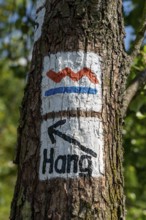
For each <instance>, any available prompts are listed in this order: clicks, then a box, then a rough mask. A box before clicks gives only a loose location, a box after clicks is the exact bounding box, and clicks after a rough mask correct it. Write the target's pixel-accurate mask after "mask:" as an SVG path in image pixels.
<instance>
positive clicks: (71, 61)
mask: <svg viewBox="0 0 146 220" xmlns="http://www.w3.org/2000/svg"><path fill="white" fill-rule="evenodd" d="M66 67H69V68H71V69H72V70H73V71H74V72H75V73H77V72H78V71H80V70H81V69H82V68H84V67H87V68H90V69H91V71H92V72H94V74H95V75H96V77H97V79H98V81H99V84H94V83H92V82H91V81H90V80H89V78H88V77H86V76H84V77H82V78H81V79H80V80H79V81H77V82H74V81H73V80H72V79H70V77H68V76H66V77H64V78H63V79H62V80H61V82H59V83H55V82H54V81H53V80H51V79H50V78H48V77H47V76H46V73H47V72H48V71H49V70H53V71H55V72H56V73H57V72H58V71H61V70H63V69H64V68H66ZM42 76H43V78H42V114H45V113H48V112H53V111H54V112H57V111H61V110H76V109H77V108H79V109H81V110H85V111H86V110H87V111H96V112H100V111H101V109H102V89H101V68H100V57H99V56H98V55H97V54H95V53H93V52H87V53H84V52H83V51H79V52H58V53H57V54H50V56H46V57H45V58H44V65H43V73H42ZM73 86H75V87H77V86H79V87H90V88H92V89H97V94H96V95H95V94H90V95H89V94H75V93H71V94H67V93H64V94H56V95H52V96H49V97H46V96H45V92H46V91H47V90H49V89H52V88H58V87H73Z"/></svg>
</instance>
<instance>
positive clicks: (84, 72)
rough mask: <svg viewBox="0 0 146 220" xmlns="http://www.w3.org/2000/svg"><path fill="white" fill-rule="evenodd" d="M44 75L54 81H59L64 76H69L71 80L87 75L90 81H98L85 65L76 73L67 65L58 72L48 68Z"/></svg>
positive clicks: (96, 82)
mask: <svg viewBox="0 0 146 220" xmlns="http://www.w3.org/2000/svg"><path fill="white" fill-rule="evenodd" d="M46 75H47V76H48V77H49V78H50V79H52V80H53V81H54V82H56V83H59V82H60V81H61V80H62V79H63V78H64V77H66V76H69V77H70V78H71V79H72V80H73V81H78V80H80V79H81V78H82V77H83V76H87V77H88V78H89V80H90V81H91V82H92V83H94V84H98V83H99V81H98V79H97V78H96V76H95V74H94V73H93V72H92V71H91V70H90V69H89V68H87V67H84V68H83V69H81V70H80V71H78V72H77V73H75V72H73V71H72V70H71V69H70V68H69V67H66V68H65V69H63V70H61V71H59V72H58V73H56V72H54V71H53V70H49V71H48V72H47V74H46Z"/></svg>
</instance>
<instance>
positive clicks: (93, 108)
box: [39, 51, 104, 180]
mask: <svg viewBox="0 0 146 220" xmlns="http://www.w3.org/2000/svg"><path fill="white" fill-rule="evenodd" d="M41 91H42V94H41V96H42V106H41V114H42V118H43V121H42V124H41V138H40V139H41V150H40V170H39V177H40V180H46V179H52V178H57V177H60V178H76V177H81V176H90V177H99V176H102V175H104V162H103V151H104V148H103V128H102V120H101V117H100V114H101V110H102V85H101V68H100V57H99V56H98V55H97V54H95V53H93V52H87V53H85V52H83V51H79V52H58V53H56V54H50V55H48V56H46V57H44V63H43V72H42V84H41ZM77 111H78V112H81V115H78V114H76V115H73V114H72V112H77ZM62 112H63V116H61V115H62V114H61V113H62ZM68 112H70V113H71V116H69V114H68ZM88 113H89V114H88ZM92 113H94V114H92ZM96 113H97V114H96ZM51 114H52V115H55V116H52V117H51ZM87 115H90V116H87ZM95 115H96V117H95ZM97 115H98V116H97Z"/></svg>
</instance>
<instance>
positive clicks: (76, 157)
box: [39, 117, 104, 180]
mask: <svg viewBox="0 0 146 220" xmlns="http://www.w3.org/2000/svg"><path fill="white" fill-rule="evenodd" d="M57 122H59V123H62V125H60V126H59V125H57V126H56V127H55V128H52V131H53V129H54V130H55V131H57V132H58V134H59V135H60V134H62V137H61V136H59V135H58V134H55V133H53V137H54V139H55V140H56V143H52V140H51V139H50V136H49V134H50V133H49V134H48V128H50V126H52V125H54V124H56V123H57ZM50 131H51V129H50V130H49V132H50ZM52 152H53V153H52ZM44 153H46V155H45V157H46V159H47V160H45V157H44ZM40 157H41V162H40V171H39V177H40V179H41V180H46V179H52V178H56V177H60V178H76V177H80V176H83V175H87V176H91V177H99V176H102V175H104V162H103V128H102V122H101V120H100V119H98V118H84V117H80V118H70V119H69V118H56V119H55V120H53V119H48V120H47V121H43V122H42V125H41V151H40Z"/></svg>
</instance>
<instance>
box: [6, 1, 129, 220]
mask: <svg viewBox="0 0 146 220" xmlns="http://www.w3.org/2000/svg"><path fill="white" fill-rule="evenodd" d="M43 2H44V1H42V2H41V3H40V4H38V7H37V15H38V18H37V19H36V21H37V22H38V23H39V24H38V29H37V30H36V34H35V44H34V48H33V57H32V64H31V71H30V74H29V78H28V83H27V86H26V89H25V94H24V99H23V102H22V107H21V118H20V126H19V128H18V147H17V155H16V161H15V162H16V163H17V164H18V178H17V183H16V188H15V193H14V198H13V201H12V208H11V216H10V219H11V220H21V219H22V220H26V219H28V220H29V219H32V220H33V219H34V220H40V219H41V220H47V219H48V220H49V219H52V220H57V219H58V220H59V219H60V220H61V219H62V220H65V219H91V220H92V219H99V220H103V219H105V220H119V219H121V220H122V219H124V216H125V214H124V193H123V174H122V173H123V170H122V161H123V149H122V140H121V139H122V115H121V109H122V98H123V91H124V88H125V67H126V54H125V51H124V46H123V37H124V28H123V17H122V1H121V0H111V1H107V0H104V1H100V0H95V1H91V0H90V1H82V0H79V1H77V0H72V1H68V0H65V1H63V0H61V1H54V0H50V1H47V2H46V3H45V2H44V4H43ZM43 16H44V19H43ZM41 22H42V24H41ZM41 30H42V32H41ZM40 33H41V35H39V34H40ZM62 51H63V52H72V51H76V52H78V51H83V52H84V53H86V52H94V53H95V54H97V55H98V56H100V57H101V60H100V64H101V72H102V112H100V113H99V114H96V112H88V113H87V114H86V117H87V118H89V117H90V118H92V117H93V115H94V116H95V117H97V118H100V119H101V121H102V124H103V132H104V174H102V175H100V176H99V177H92V175H89V176H83V177H78V178H52V179H46V180H40V177H39V169H40V147H41V138H40V133H41V124H42V121H43V120H45V118H42V113H41V105H42V99H41V82H42V71H43V60H44V57H45V56H48V54H56V53H57V52H62ZM81 116H82V117H84V115H83V112H82V111H80V110H78V109H77V110H76V111H75V110H74V111H62V112H61V111H60V112H59V113H54V112H52V113H50V114H49V116H47V117H49V118H50V119H51V118H52V119H55V118H56V117H58V118H59V119H61V118H62V117H66V118H73V117H74V118H77V117H78V118H80V117H81Z"/></svg>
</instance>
